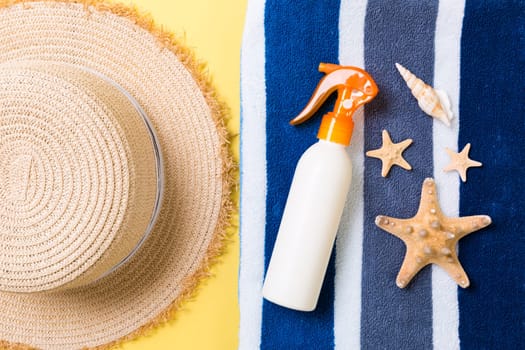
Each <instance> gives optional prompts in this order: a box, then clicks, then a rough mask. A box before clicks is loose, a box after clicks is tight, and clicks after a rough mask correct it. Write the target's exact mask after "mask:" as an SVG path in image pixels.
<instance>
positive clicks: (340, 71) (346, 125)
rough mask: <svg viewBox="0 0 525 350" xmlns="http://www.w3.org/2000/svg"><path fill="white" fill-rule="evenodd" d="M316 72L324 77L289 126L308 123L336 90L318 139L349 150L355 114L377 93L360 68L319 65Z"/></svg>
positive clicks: (365, 73) (373, 83)
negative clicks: (335, 98) (343, 146)
mask: <svg viewBox="0 0 525 350" xmlns="http://www.w3.org/2000/svg"><path fill="white" fill-rule="evenodd" d="M319 71H320V72H323V73H326V75H325V76H324V77H323V78H322V79H321V81H320V82H319V84H318V85H317V88H316V89H315V91H314V93H313V95H312V97H311V98H310V101H309V102H308V104H307V105H306V107H305V108H304V109H303V110H302V111H301V113H299V115H298V116H297V117H295V118H294V119H292V121H291V122H290V124H292V125H298V124H301V123H303V122H304V121H306V120H308V119H310V118H311V117H312V116H313V115H314V113H315V112H316V111H317V110H318V109H319V107H320V106H321V105H322V104H323V103H324V102H325V101H326V99H327V98H328V96H330V95H331V94H332V92H334V91H336V90H337V95H338V96H337V101H336V102H335V105H334V110H333V111H332V112H329V113H327V114H325V115H324V117H323V120H322V122H321V127H320V128H319V133H318V134H317V138H318V139H320V140H326V141H330V142H335V143H339V144H342V145H345V146H348V145H349V144H350V140H351V138H352V130H353V128H354V122H353V120H352V116H353V114H354V112H355V111H356V110H357V109H358V108H359V107H361V106H362V105H364V104H365V103H368V102H370V101H371V100H372V99H373V98H374V97H375V96H376V95H377V93H378V92H379V89H378V88H377V85H376V83H375V82H374V80H373V79H372V77H371V76H370V75H369V74H368V73H367V72H365V71H364V70H363V69H361V68H357V67H350V66H340V65H337V64H331V63H321V64H319Z"/></svg>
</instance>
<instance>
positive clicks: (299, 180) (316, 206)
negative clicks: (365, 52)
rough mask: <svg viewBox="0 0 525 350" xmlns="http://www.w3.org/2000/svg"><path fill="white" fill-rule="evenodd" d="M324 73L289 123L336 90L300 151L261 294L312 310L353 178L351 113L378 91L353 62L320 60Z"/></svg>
mask: <svg viewBox="0 0 525 350" xmlns="http://www.w3.org/2000/svg"><path fill="white" fill-rule="evenodd" d="M319 71H320V72H323V73H326V75H325V76H324V77H323V78H322V79H321V81H320V82H319V84H318V86H317V88H316V90H315V91H314V93H313V95H312V97H311V99H310V101H309V102H308V104H307V105H306V107H305V108H304V110H303V111H302V112H301V113H300V114H299V115H298V116H297V117H296V118H294V119H293V120H292V121H291V122H290V124H292V125H297V124H301V123H302V122H304V121H306V120H307V119H309V118H310V117H312V116H313V114H314V113H315V112H316V111H317V109H318V108H319V107H320V106H321V105H322V104H323V103H324V102H325V101H326V99H327V98H328V96H329V95H330V94H331V93H332V92H334V91H336V90H337V93H338V97H337V101H336V103H335V106H334V111H332V112H329V113H327V114H325V116H324V117H323V120H322V122H321V127H320V129H319V133H318V135H317V138H318V139H319V142H317V143H315V144H314V145H312V146H311V147H310V148H308V149H307V150H306V152H305V153H304V154H303V155H302V156H301V159H300V160H299V162H298V164H297V168H296V170H295V175H294V177H293V180H292V185H291V188H290V192H289V194H288V199H287V202H286V206H285V209H284V213H283V217H282V220H281V225H280V227H279V232H278V234H277V240H276V242H275V245H274V248H273V253H272V257H271V259H270V264H269V266H268V271H267V273H266V278H265V282H264V286H263V296H264V297H265V298H266V299H267V300H269V301H271V302H273V303H275V304H278V305H281V306H284V307H287V308H290V309H295V310H300V311H312V310H314V309H315V307H316V305H317V299H318V298H319V293H320V291H321V286H322V284H323V280H324V276H325V273H326V268H327V266H328V262H329V259H330V254H331V252H332V248H333V245H334V241H335V236H336V233H337V229H338V227H339V222H340V220H341V215H342V213H343V209H344V205H345V201H346V196H347V193H348V191H349V189H350V182H351V178H352V163H351V161H350V157H349V156H348V153H347V151H346V146H348V145H349V144H350V139H351V137H352V130H353V126H354V123H353V120H352V115H353V114H354V112H355V111H356V110H357V109H358V108H359V107H361V106H362V105H364V104H365V103H367V102H369V101H371V100H372V99H373V98H374V97H375V96H376V95H377V93H378V88H377V86H376V84H375V82H374V80H373V79H372V78H371V77H370V75H368V73H367V72H365V71H364V70H362V69H360V68H356V67H343V66H339V65H336V64H325V63H321V64H320V65H319Z"/></svg>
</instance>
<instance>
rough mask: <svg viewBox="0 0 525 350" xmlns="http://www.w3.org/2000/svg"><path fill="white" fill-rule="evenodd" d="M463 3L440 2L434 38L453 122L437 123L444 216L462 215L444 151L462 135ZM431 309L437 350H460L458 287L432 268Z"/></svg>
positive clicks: (437, 79)
mask: <svg viewBox="0 0 525 350" xmlns="http://www.w3.org/2000/svg"><path fill="white" fill-rule="evenodd" d="M464 6H465V2H464V0H441V1H440V2H439V9H438V16H437V21H436V36H435V67H434V87H435V88H437V89H441V90H444V91H445V92H446V93H447V94H448V96H449V98H450V102H451V104H452V111H453V112H454V116H455V117H454V120H453V121H452V127H451V128H449V127H447V126H445V125H444V124H443V123H441V122H439V121H437V120H435V121H434V125H433V126H434V138H433V143H434V177H435V180H436V183H437V185H438V189H439V193H440V194H441V195H440V197H439V201H440V203H441V208H442V209H443V212H444V213H445V215H448V216H457V215H458V214H459V176H458V174H457V173H454V172H450V173H444V172H443V168H444V167H445V166H446V165H447V164H448V162H449V158H448V155H447V153H446V152H445V147H449V148H451V149H454V150H456V149H457V143H458V131H459V108H458V105H459V77H460V69H459V67H460V47H461V27H462V23H463V12H464ZM432 308H433V314H434V315H433V344H434V349H439V350H450V349H459V331H458V327H459V309H458V294H457V285H456V283H455V282H454V281H453V280H452V279H451V278H450V277H449V276H448V275H447V274H446V273H445V272H444V271H443V270H442V269H441V268H439V267H437V266H435V265H434V266H433V267H432Z"/></svg>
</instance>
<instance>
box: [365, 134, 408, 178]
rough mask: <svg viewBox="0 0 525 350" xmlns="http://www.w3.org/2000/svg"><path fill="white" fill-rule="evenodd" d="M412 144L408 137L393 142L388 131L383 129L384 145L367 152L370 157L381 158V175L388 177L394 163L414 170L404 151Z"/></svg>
mask: <svg viewBox="0 0 525 350" xmlns="http://www.w3.org/2000/svg"><path fill="white" fill-rule="evenodd" d="M411 144H412V139H406V140H404V141H401V142H399V143H393V142H392V139H391V138H390V134H389V133H388V131H386V130H383V145H382V146H381V148H379V149H375V150H371V151H368V152H366V155H367V156H368V157H373V158H379V159H381V161H382V162H383V168H382V169H381V176H382V177H386V176H387V175H388V173H389V172H390V168H392V166H393V165H399V166H400V167H401V168H403V169H406V170H412V166H410V164H408V162H407V161H406V160H405V158H403V155H402V153H403V151H404V150H405V149H406V148H407V147H408V146H410V145H411Z"/></svg>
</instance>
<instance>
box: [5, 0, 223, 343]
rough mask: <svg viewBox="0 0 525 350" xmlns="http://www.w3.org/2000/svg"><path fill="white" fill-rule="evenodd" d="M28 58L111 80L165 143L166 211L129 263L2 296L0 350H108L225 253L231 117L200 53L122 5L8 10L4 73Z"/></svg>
mask: <svg viewBox="0 0 525 350" xmlns="http://www.w3.org/2000/svg"><path fill="white" fill-rule="evenodd" d="M25 60H39V61H42V60H44V61H49V62H60V63H68V64H74V65H79V66H83V67H87V68H90V69H93V70H95V71H98V72H100V73H102V74H103V75H105V76H107V77H109V78H110V79H112V80H114V81H115V82H117V83H118V84H119V85H121V86H122V87H123V88H124V89H126V90H127V91H128V92H129V93H130V94H131V95H132V96H133V97H134V98H135V99H136V100H137V101H138V102H139V103H140V105H141V107H142V108H143V109H144V111H145V112H146V114H147V116H148V117H149V119H150V121H151V123H152V124H153V126H154V128H155V131H156V134H157V137H158V139H159V141H160V148H161V151H162V154H163V163H164V176H165V189H164V192H163V204H162V209H161V212H160V214H159V217H158V220H157V222H156V224H155V228H154V229H153V231H152V232H151V234H150V236H149V237H148V239H147V241H146V242H145V243H144V244H143V246H142V247H141V248H140V250H139V251H138V252H137V253H136V254H135V255H134V256H133V257H132V258H131V259H130V260H129V261H128V262H127V263H126V264H125V265H124V266H121V267H120V268H119V269H118V270H117V271H115V272H113V273H112V274H110V275H108V276H106V277H104V278H103V279H101V280H99V281H97V282H95V283H94V284H91V285H89V286H86V287H82V288H77V289H74V290H69V291H64V292H51V293H43V294H16V293H0V310H1V313H2V314H1V315H0V347H2V346H12V347H15V346H19V347H21V348H27V347H37V348H44V349H78V348H85V347H109V346H112V345H114V344H115V343H117V342H120V341H123V340H126V339H130V338H134V337H136V336H138V335H141V334H143V333H144V332H146V331H147V330H148V329H150V328H152V326H155V325H156V324H158V323H160V322H163V321H165V320H167V319H169V318H170V315H172V313H173V311H174V310H175V309H177V307H178V306H179V305H180V303H181V302H182V301H183V300H184V299H186V298H187V297H188V296H189V295H191V292H192V291H193V290H194V289H195V287H196V285H197V283H198V281H199V280H200V279H201V278H202V277H203V276H205V275H206V272H207V269H208V268H209V264H210V263H211V262H212V261H213V260H214V258H216V257H217V256H218V255H219V253H220V251H221V248H222V246H223V243H224V237H225V235H226V231H227V227H228V226H229V225H230V215H231V213H232V210H233V205H232V203H231V200H230V195H231V189H232V186H233V180H232V175H231V172H232V169H233V162H232V158H231V155H230V151H229V148H228V132H227V130H226V128H225V117H226V115H227V113H226V112H225V111H226V109H225V107H224V105H223V104H221V103H220V102H219V101H218V100H217V98H216V94H215V92H214V90H213V88H212V87H211V85H210V83H209V80H208V79H207V78H206V77H205V75H204V74H203V73H202V69H200V68H199V64H198V63H197V62H196V61H195V60H194V59H193V56H192V54H191V53H190V52H189V51H188V50H187V49H186V48H185V47H184V46H183V45H181V44H179V43H178V42H177V41H176V40H175V39H174V37H173V35H171V34H170V33H167V32H165V31H163V30H160V29H158V28H157V27H156V26H155V25H154V24H153V21H152V20H151V18H149V17H147V16H144V15H141V14H139V13H138V12H137V11H136V10H135V9H132V8H129V7H127V6H124V5H117V4H109V3H106V2H104V1H72V0H56V1H51V2H50V1H46V2H25V1H0V65H1V64H5V63H7V62H10V61H25ZM16 344H18V345H16Z"/></svg>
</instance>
